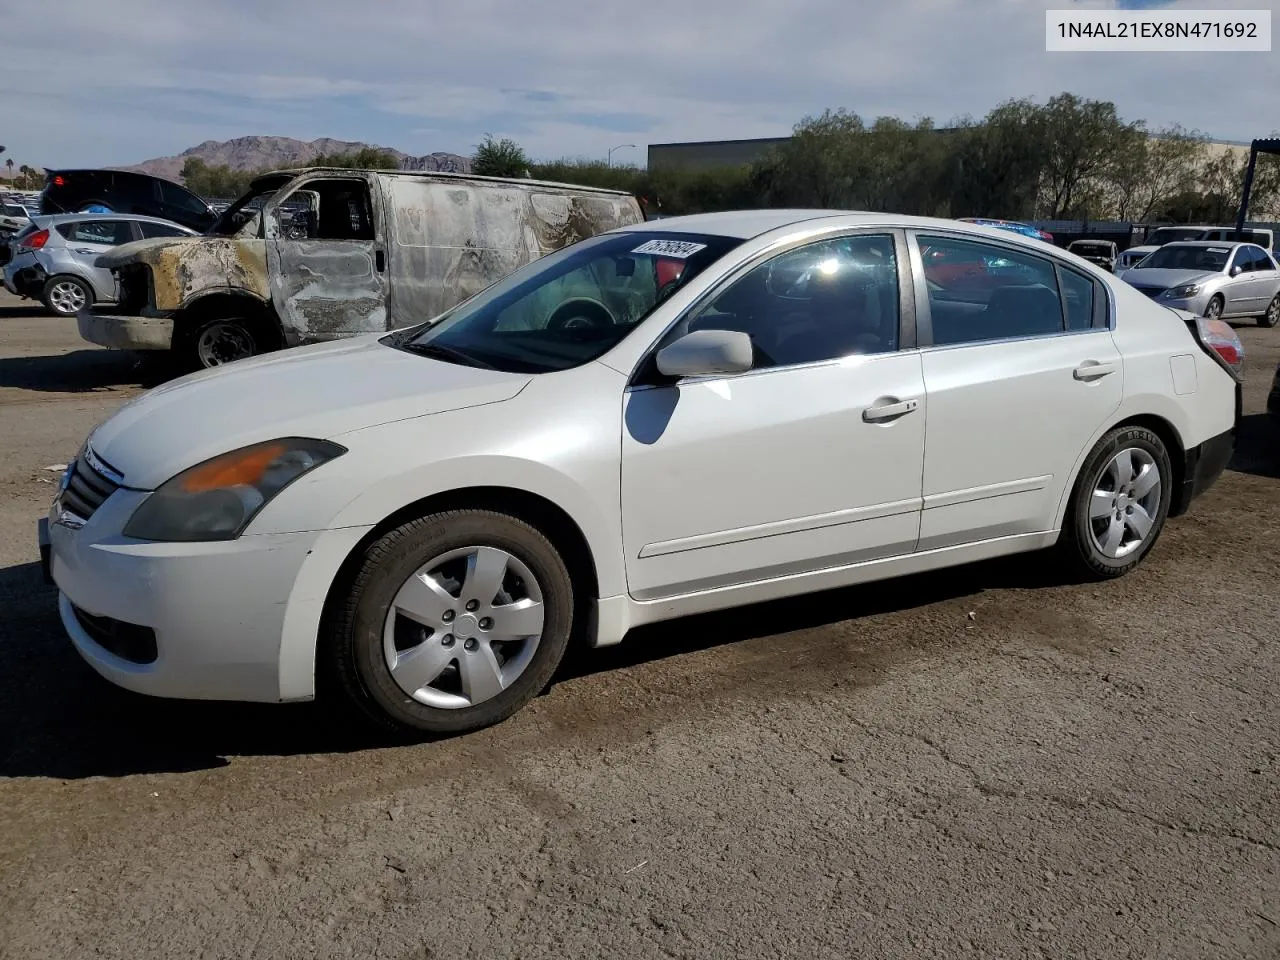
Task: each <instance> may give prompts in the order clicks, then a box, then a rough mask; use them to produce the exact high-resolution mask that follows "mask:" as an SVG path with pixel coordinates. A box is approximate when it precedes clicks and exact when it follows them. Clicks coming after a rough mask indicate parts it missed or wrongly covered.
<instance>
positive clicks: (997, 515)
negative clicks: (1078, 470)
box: [919, 235, 1123, 550]
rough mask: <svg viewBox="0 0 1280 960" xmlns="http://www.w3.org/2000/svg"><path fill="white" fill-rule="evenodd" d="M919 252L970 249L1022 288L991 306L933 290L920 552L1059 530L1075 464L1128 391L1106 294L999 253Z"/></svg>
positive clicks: (1064, 272)
mask: <svg viewBox="0 0 1280 960" xmlns="http://www.w3.org/2000/svg"><path fill="white" fill-rule="evenodd" d="M919 243H920V245H921V246H922V247H923V246H926V245H928V246H929V247H931V248H935V249H936V248H946V249H948V250H950V248H954V247H964V248H966V250H967V251H968V254H969V255H970V256H972V255H974V254H979V255H982V256H984V257H987V258H989V259H992V260H996V259H998V260H999V261H1000V262H1001V263H1004V264H1006V265H1007V267H1006V269H1008V271H1009V272H1010V273H1011V274H1012V275H1016V276H1017V277H1018V282H1017V283H1010V284H1005V285H1003V286H999V287H995V288H991V289H989V290H988V291H986V293H985V296H982V295H976V292H975V291H974V290H973V288H971V287H965V286H963V285H960V286H957V287H954V288H953V287H948V286H947V285H945V284H943V283H938V282H935V281H933V280H930V282H929V283H928V285H927V289H928V292H927V294H926V295H925V296H923V297H922V299H923V300H925V301H926V302H927V304H928V309H927V311H922V312H921V313H922V316H921V319H920V326H921V332H920V338H921V346H922V350H921V358H922V364H923V371H924V383H925V392H926V395H927V396H928V402H929V417H928V422H927V426H926V430H925V462H924V488H923V497H924V512H923V515H922V517H921V521H920V543H919V549H920V550H933V549H939V548H943V547H950V546H955V545H958V544H963V543H972V542H977V541H981V540H989V539H996V538H999V537H1007V536H1015V535H1018V534H1029V533H1041V532H1045V531H1048V530H1051V529H1052V528H1053V524H1054V522H1055V518H1056V514H1057V507H1058V504H1059V503H1060V501H1061V498H1062V495H1063V493H1064V492H1065V491H1066V488H1067V486H1068V485H1069V484H1070V483H1071V482H1072V479H1073V477H1072V471H1073V469H1074V467H1075V464H1076V462H1077V460H1078V459H1079V457H1080V455H1081V453H1082V451H1083V450H1084V448H1085V446H1086V445H1087V444H1088V443H1089V442H1090V440H1091V439H1092V437H1093V436H1094V434H1095V433H1096V432H1097V430H1098V429H1099V427H1101V425H1102V424H1103V423H1104V422H1105V421H1106V419H1107V417H1108V416H1109V415H1110V414H1111V413H1112V412H1113V411H1114V410H1115V409H1116V408H1117V407H1118V406H1119V405H1120V400H1121V396H1122V392H1123V391H1122V378H1123V369H1122V366H1121V361H1120V353H1119V351H1118V350H1117V349H1116V346H1115V343H1114V341H1113V340H1112V337H1111V332H1110V330H1109V329H1107V327H1106V299H1105V297H1106V294H1105V291H1104V290H1103V288H1102V285H1101V284H1100V283H1098V282H1096V281H1094V280H1092V279H1091V278H1089V277H1088V276H1086V275H1085V274H1083V273H1080V272H1077V271H1076V270H1073V269H1071V268H1069V267H1067V266H1065V265H1062V264H1059V265H1058V267H1057V268H1056V269H1055V266H1054V264H1053V263H1052V262H1051V261H1050V260H1049V259H1047V258H1042V257H1038V256H1034V255H1029V254H1026V253H1023V252H1022V251H1017V250H1013V249H1011V248H1004V247H1002V246H1001V245H999V244H995V243H990V244H988V243H985V242H977V243H975V242H974V241H972V240H968V239H960V238H955V237H947V236H923V235H922V236H920V237H919ZM955 254H956V255H957V256H959V255H961V252H960V251H959V250H956V251H955ZM930 343H931V345H929V344H930Z"/></svg>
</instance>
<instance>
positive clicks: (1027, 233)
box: [960, 217, 1053, 243]
mask: <svg viewBox="0 0 1280 960" xmlns="http://www.w3.org/2000/svg"><path fill="white" fill-rule="evenodd" d="M960 220H961V222H962V223H976V224H979V225H980V226H984V227H995V228H996V229H998V230H1012V231H1013V232H1014V233H1020V234H1022V235H1023V236H1024V237H1031V239H1033V240H1043V241H1044V242H1045V243H1053V234H1052V233H1050V232H1049V231H1047V230H1041V229H1040V228H1039V227H1033V226H1032V225H1031V224H1029V223H1022V222H1021V221H1019V220H997V219H992V218H989V217H961V218H960Z"/></svg>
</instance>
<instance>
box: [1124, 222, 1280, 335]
mask: <svg viewBox="0 0 1280 960" xmlns="http://www.w3.org/2000/svg"><path fill="white" fill-rule="evenodd" d="M1122 279H1123V280H1124V281H1125V282H1126V283H1128V284H1129V285H1130V286H1132V287H1135V288H1136V289H1138V290H1141V291H1142V292H1143V293H1145V294H1146V295H1147V296H1149V297H1151V298H1152V299H1153V300H1156V301H1158V302H1159V303H1162V304H1164V305H1166V306H1170V307H1174V308H1175V309H1178V310H1188V311H1190V312H1191V313H1195V314H1198V315H1199V316H1203V317H1209V318H1211V319H1217V318H1220V317H1221V318H1224V319H1225V318H1235V317H1256V318H1257V320H1258V323H1259V324H1260V325H1261V326H1264V327H1274V326H1275V325H1276V324H1277V323H1280V267H1278V266H1277V265H1276V261H1275V260H1274V259H1272V257H1271V254H1270V253H1268V252H1267V251H1266V250H1264V249H1263V248H1262V247H1260V246H1258V245H1257V244H1256V243H1218V242H1215V241H1212V240H1197V241H1186V242H1183V243H1167V244H1165V245H1164V246H1163V247H1161V248H1160V249H1159V250H1157V251H1155V252H1154V253H1152V254H1151V255H1150V256H1148V257H1147V258H1146V259H1144V260H1142V261H1141V262H1140V263H1139V264H1138V265H1137V266H1136V267H1134V268H1133V269H1132V270H1127V271H1125V273H1124V274H1123V277H1122Z"/></svg>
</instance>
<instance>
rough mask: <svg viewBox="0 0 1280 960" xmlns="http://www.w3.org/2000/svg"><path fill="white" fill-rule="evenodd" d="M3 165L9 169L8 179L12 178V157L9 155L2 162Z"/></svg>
mask: <svg viewBox="0 0 1280 960" xmlns="http://www.w3.org/2000/svg"><path fill="white" fill-rule="evenodd" d="M4 165H5V167H6V168H7V169H8V171H9V179H10V180H12V179H13V157H10V158H9V159H8V160H6V161H5V162H4Z"/></svg>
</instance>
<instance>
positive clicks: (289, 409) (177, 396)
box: [89, 334, 531, 490]
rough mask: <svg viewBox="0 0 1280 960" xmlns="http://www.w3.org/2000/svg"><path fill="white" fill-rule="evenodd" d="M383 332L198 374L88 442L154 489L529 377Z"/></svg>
mask: <svg viewBox="0 0 1280 960" xmlns="http://www.w3.org/2000/svg"><path fill="white" fill-rule="evenodd" d="M384 336H386V334H367V335H365V336H362V337H353V338H351V339H346V340H339V341H335V342H332V343H322V344H317V345H315V346H310V347H298V348H295V349H293V350H283V351H280V352H278V353H270V354H266V355H265V356H261V357H254V358H252V359H249V360H238V361H236V362H235V363H233V364H228V365H227V366H225V367H215V368H214V369H212V370H202V371H200V372H199V373H193V374H191V375H189V376H186V377H182V378H180V379H178V380H174V381H172V382H171V383H167V384H165V385H164V386H161V387H157V388H156V389H154V390H150V391H148V392H147V393H144V394H143V395H142V396H140V397H137V398H135V399H134V400H132V401H130V402H129V403H127V404H125V405H124V406H123V407H121V408H120V410H119V411H117V412H116V414H115V415H114V416H112V417H111V418H110V419H108V420H106V421H105V422H103V423H102V424H101V425H100V426H98V427H97V428H96V429H95V430H94V432H93V433H92V434H91V435H90V438H89V442H90V443H91V444H92V446H93V450H94V452H95V453H97V454H98V455H99V456H101V457H102V459H103V460H105V461H107V462H108V463H109V464H111V465H112V466H113V467H115V468H116V469H117V470H119V471H120V472H121V473H122V474H124V481H125V485H126V486H130V487H134V488H136V489H141V490H153V489H155V488H156V487H157V486H159V485H160V484H161V483H163V482H164V481H166V480H168V479H169V478H170V477H172V476H173V475H174V474H176V473H178V472H180V471H182V470H185V469H187V468H188V467H191V466H194V465H195V464H197V463H200V462H201V461H204V460H207V459H209V458H210V457H214V456H217V455H219V454H222V453H227V452H229V451H231V450H236V449H238V448H240V447H243V446H246V445H248V444H251V443H259V442H261V441H264V440H275V439H278V438H280V437H310V438H314V439H319V440H329V439H334V438H339V437H341V436H342V434H344V433H350V432H351V431H354V430H360V429H362V428H364V427H371V426H376V425H377V424H381V423H389V422H391V421H393V420H407V419H410V418H412V417H421V416H425V415H427V414H432V413H444V412H445V411H448V410H459V409H462V408H464V407H474V406H479V405H481V404H486V403H499V402H501V401H504V400H509V399H511V398H512V397H514V396H515V395H516V394H518V393H519V392H520V391H521V390H522V389H523V388H524V387H525V385H527V384H528V383H529V381H530V379H531V377H530V376H528V375H527V374H514V373H501V372H498V371H494V370H482V369H478V368H476V367H466V366H462V365H459V364H453V363H446V362H443V361H438V360H432V359H428V358H427V357H421V356H417V355H416V354H412V353H406V352H405V351H403V350H397V349H395V348H394V347H388V346H385V345H384V344H382V343H380V342H379V338H380V337H384ZM338 442H341V440H339V441H338Z"/></svg>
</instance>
